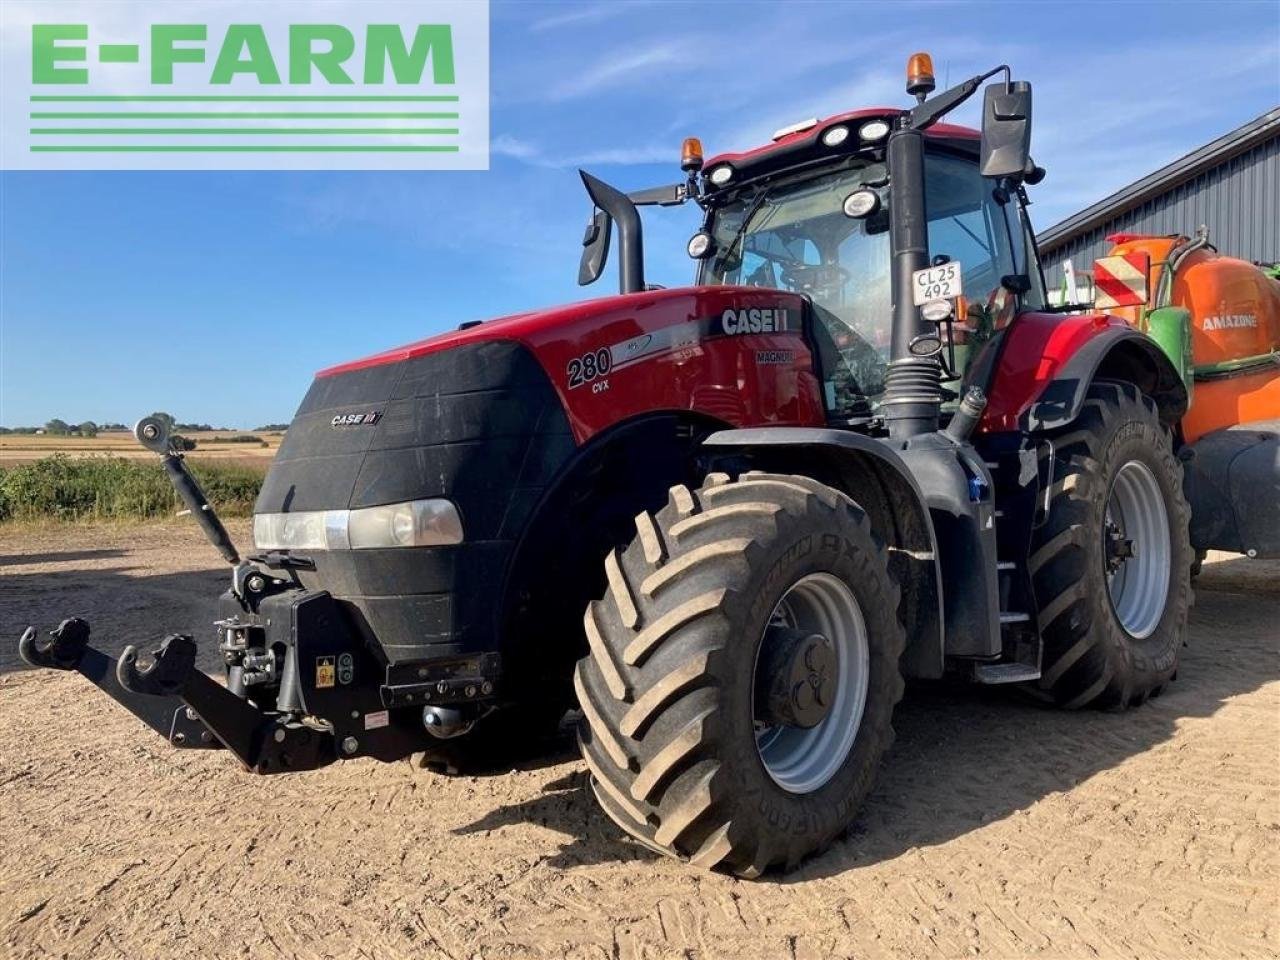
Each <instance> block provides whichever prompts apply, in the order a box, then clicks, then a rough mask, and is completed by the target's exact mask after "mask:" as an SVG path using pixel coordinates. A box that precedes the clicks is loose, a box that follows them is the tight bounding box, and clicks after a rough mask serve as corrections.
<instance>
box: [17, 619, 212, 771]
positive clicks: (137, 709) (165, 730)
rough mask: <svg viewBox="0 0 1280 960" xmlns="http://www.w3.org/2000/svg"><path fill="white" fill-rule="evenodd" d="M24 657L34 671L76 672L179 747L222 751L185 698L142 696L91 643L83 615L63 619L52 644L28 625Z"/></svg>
mask: <svg viewBox="0 0 1280 960" xmlns="http://www.w3.org/2000/svg"><path fill="white" fill-rule="evenodd" d="M18 655H19V656H21V657H22V659H23V660H24V661H25V662H26V663H28V664H30V665H31V666H33V667H45V668H48V669H53V670H74V671H76V672H77V673H79V674H80V675H81V676H83V677H84V678H85V679H87V680H88V681H89V682H90V683H92V684H93V685H94V686H96V687H98V688H99V689H100V690H102V692H103V693H105V694H106V695H107V696H109V697H110V698H111V699H112V700H114V701H116V703H118V704H120V705H121V706H122V707H124V708H125V709H126V710H128V711H129V712H130V713H132V714H133V715H134V716H135V717H137V718H138V719H139V720H141V721H142V722H143V723H145V724H146V725H147V726H149V727H150V728H151V729H152V730H155V731H156V732H157V733H158V734H160V735H161V736H162V737H164V738H165V739H166V740H168V741H169V742H170V743H172V744H173V745H174V746H175V747H182V748H187V749H193V748H211V747H220V746H222V744H221V743H219V742H218V741H217V739H215V738H214V736H213V734H212V732H211V731H210V730H209V729H208V727H206V726H205V725H204V724H203V723H201V722H200V720H199V719H198V717H197V716H196V715H195V714H193V713H191V712H190V711H188V710H187V706H186V704H185V703H183V702H182V700H181V699H180V698H179V697H176V696H160V697H139V696H135V695H134V694H132V693H131V692H130V690H129V689H128V688H126V687H125V686H124V685H123V684H122V683H121V682H120V681H119V679H118V677H117V670H116V662H115V661H114V660H113V659H112V658H111V657H109V656H107V655H106V654H105V653H103V652H102V651H101V650H98V649H97V648H95V647H92V646H90V645H89V624H88V623H87V622H86V621H84V620H81V619H80V618H79V617H72V618H71V619H69V620H63V621H62V623H60V624H59V625H58V628H57V629H56V630H53V631H51V632H50V634H49V639H48V640H41V639H40V638H39V637H38V635H37V634H36V628H35V627H27V629H26V630H25V631H23V634H22V637H21V638H20V639H19V640H18Z"/></svg>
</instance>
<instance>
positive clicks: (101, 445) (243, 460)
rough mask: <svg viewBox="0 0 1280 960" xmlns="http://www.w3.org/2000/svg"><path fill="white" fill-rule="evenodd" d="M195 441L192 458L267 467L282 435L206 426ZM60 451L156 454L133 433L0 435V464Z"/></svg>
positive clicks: (81, 454) (145, 456)
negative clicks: (240, 439) (241, 440)
mask: <svg viewBox="0 0 1280 960" xmlns="http://www.w3.org/2000/svg"><path fill="white" fill-rule="evenodd" d="M184 436H187V437H189V438H190V439H192V440H195V441H196V444H197V446H196V449H195V450H192V451H190V452H189V453H187V457H189V458H190V459H191V460H192V461H194V462H196V463H199V462H201V461H205V460H217V461H219V462H221V463H235V464H238V465H242V466H259V467H261V469H263V470H266V468H267V465H268V464H269V463H270V462H271V458H272V457H274V456H275V455H276V449H277V448H278V447H279V446H280V440H281V439H282V438H283V436H284V435H283V434H281V433H259V432H257V431H253V430H208V431H200V432H198V433H187V434H184ZM237 436H254V437H257V438H258V439H259V441H260V442H259V443H231V442H229V438H231V437H237ZM57 453H61V454H65V455H66V456H68V457H92V456H97V455H105V456H111V457H124V458H125V459H128V460H154V459H155V454H154V453H151V452H149V451H147V450H145V449H143V447H142V445H141V444H140V443H138V441H137V440H135V439H134V437H133V434H132V433H123V432H121V433H100V434H98V435H97V436H96V437H51V436H39V435H32V434H5V435H3V436H0V468H4V467H13V466H17V465H18V464H22V463H33V462H35V461H37V460H43V459H44V458H45V457H50V456H53V455H54V454H57Z"/></svg>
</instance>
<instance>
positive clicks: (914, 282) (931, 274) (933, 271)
mask: <svg viewBox="0 0 1280 960" xmlns="http://www.w3.org/2000/svg"><path fill="white" fill-rule="evenodd" d="M962 292H963V291H962V290H961V288H960V264H959V262H958V261H955V260H952V261H951V262H950V263H944V264H942V266H940V267H926V268H925V269H923V270H917V271H916V272H915V273H913V274H911V300H912V302H913V303H915V305H916V306H917V307H922V306H924V305H925V304H926V303H929V302H930V301H931V300H954V299H955V298H956V297H958V296H960V294H961V293H962Z"/></svg>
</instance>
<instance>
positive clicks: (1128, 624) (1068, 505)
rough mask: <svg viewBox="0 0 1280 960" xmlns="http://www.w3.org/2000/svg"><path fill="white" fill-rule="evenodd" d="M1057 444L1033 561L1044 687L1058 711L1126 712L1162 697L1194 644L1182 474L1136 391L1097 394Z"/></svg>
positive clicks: (1149, 406)
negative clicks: (1185, 651) (1186, 650)
mask: <svg viewBox="0 0 1280 960" xmlns="http://www.w3.org/2000/svg"><path fill="white" fill-rule="evenodd" d="M1052 439H1053V441H1054V444H1055V447H1056V456H1055V461H1054V462H1055V467H1054V477H1053V485H1052V488H1051V491H1050V501H1049V508H1048V516H1047V519H1046V521H1045V523H1044V524H1043V525H1042V526H1041V527H1040V528H1039V529H1038V530H1037V531H1036V532H1035V535H1034V538H1033V543H1032V549H1031V557H1030V561H1029V568H1030V572H1031V575H1032V577H1033V579H1034V583H1035V594H1036V598H1037V601H1038V607H1039V611H1038V613H1039V621H1040V630H1041V633H1042V635H1043V637H1044V657H1043V662H1044V672H1043V675H1042V676H1041V679H1040V686H1041V688H1042V689H1043V690H1045V691H1046V692H1047V693H1048V695H1049V696H1050V697H1051V698H1052V700H1053V701H1054V702H1055V703H1057V704H1058V705H1059V706H1063V707H1067V708H1071V709H1074V708H1078V707H1085V706H1097V707H1109V708H1116V709H1123V708H1125V707H1127V706H1130V705H1132V704H1137V703H1141V702H1143V701H1144V700H1146V699H1147V698H1148V697H1149V696H1154V695H1155V694H1158V693H1159V692H1160V690H1161V689H1162V688H1163V686H1164V685H1165V684H1166V683H1168V682H1169V680H1170V679H1171V678H1172V677H1173V675H1174V673H1175V672H1176V671H1177V668H1178V654H1179V652H1180V650H1181V648H1182V646H1183V644H1184V642H1185V641H1186V636H1187V612H1188V608H1189V607H1190V604H1191V586H1190V582H1191V569H1192V564H1193V561H1194V559H1195V556H1194V553H1193V552H1192V549H1191V543H1190V539H1189V534H1188V523H1189V519H1190V510H1189V509H1188V507H1187V503H1186V500H1185V498H1184V497H1183V493H1182V470H1181V468H1180V467H1179V465H1178V461H1177V460H1176V459H1175V458H1174V455H1173V447H1172V444H1171V441H1170V438H1169V433H1168V431H1167V430H1166V429H1165V428H1164V426H1163V425H1162V424H1161V422H1160V419H1159V417H1158V416H1157V414H1156V409H1155V404H1154V403H1153V402H1152V401H1151V399H1150V398H1149V397H1146V396H1143V395H1142V394H1141V393H1139V391H1138V390H1137V388H1136V387H1134V386H1133V385H1132V384H1128V383H1115V382H1108V381H1099V382H1097V383H1095V384H1093V385H1092V386H1091V387H1090V388H1089V392H1088V395H1087V397H1086V399H1085V402H1084V406H1083V409H1082V410H1081V412H1080V416H1079V417H1078V418H1077V419H1076V421H1075V422H1074V423H1072V424H1071V426H1070V427H1068V428H1066V429H1065V430H1064V431H1061V432H1059V433H1058V434H1056V435H1054V436H1053V438H1052Z"/></svg>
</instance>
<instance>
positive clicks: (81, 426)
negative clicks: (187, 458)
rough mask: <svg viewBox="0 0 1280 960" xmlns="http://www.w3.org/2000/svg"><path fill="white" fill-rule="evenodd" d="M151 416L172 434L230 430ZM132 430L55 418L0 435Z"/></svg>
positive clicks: (273, 426)
mask: <svg viewBox="0 0 1280 960" xmlns="http://www.w3.org/2000/svg"><path fill="white" fill-rule="evenodd" d="M151 416H153V417H155V418H156V419H157V420H159V421H161V422H162V423H164V425H165V426H166V427H168V428H169V433H171V434H177V433H209V432H211V431H214V430H228V429H229V428H228V427H215V426H212V425H210V424H207V423H179V422H178V421H177V420H176V419H174V417H173V415H172V414H169V413H165V412H164V411H157V412H155V413H153V414H151ZM288 426H289V425H288V424H287V423H268V424H267V425H266V426H262V427H257V428H256V429H257V430H258V431H259V432H264V433H265V432H270V431H275V432H282V431H283V430H285V429H286V428H287V427H288ZM131 429H132V428H131V427H129V426H128V425H127V424H123V423H95V422H94V421H92V420H85V421H83V422H82V423H68V422H67V421H66V420H62V419H59V418H58V417H54V418H53V419H52V420H49V421H48V422H46V423H45V425H44V426H43V427H0V435H4V434H20V435H21V434H27V435H30V434H44V435H46V436H51V437H96V436H97V435H98V434H99V433H119V432H121V431H126V432H127V431H129V430H131ZM237 439H239V438H237ZM252 439H255V440H256V439H257V438H256V437H254V438H252ZM239 442H242V443H247V442H248V440H240V441H239ZM187 449H190V448H187Z"/></svg>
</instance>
